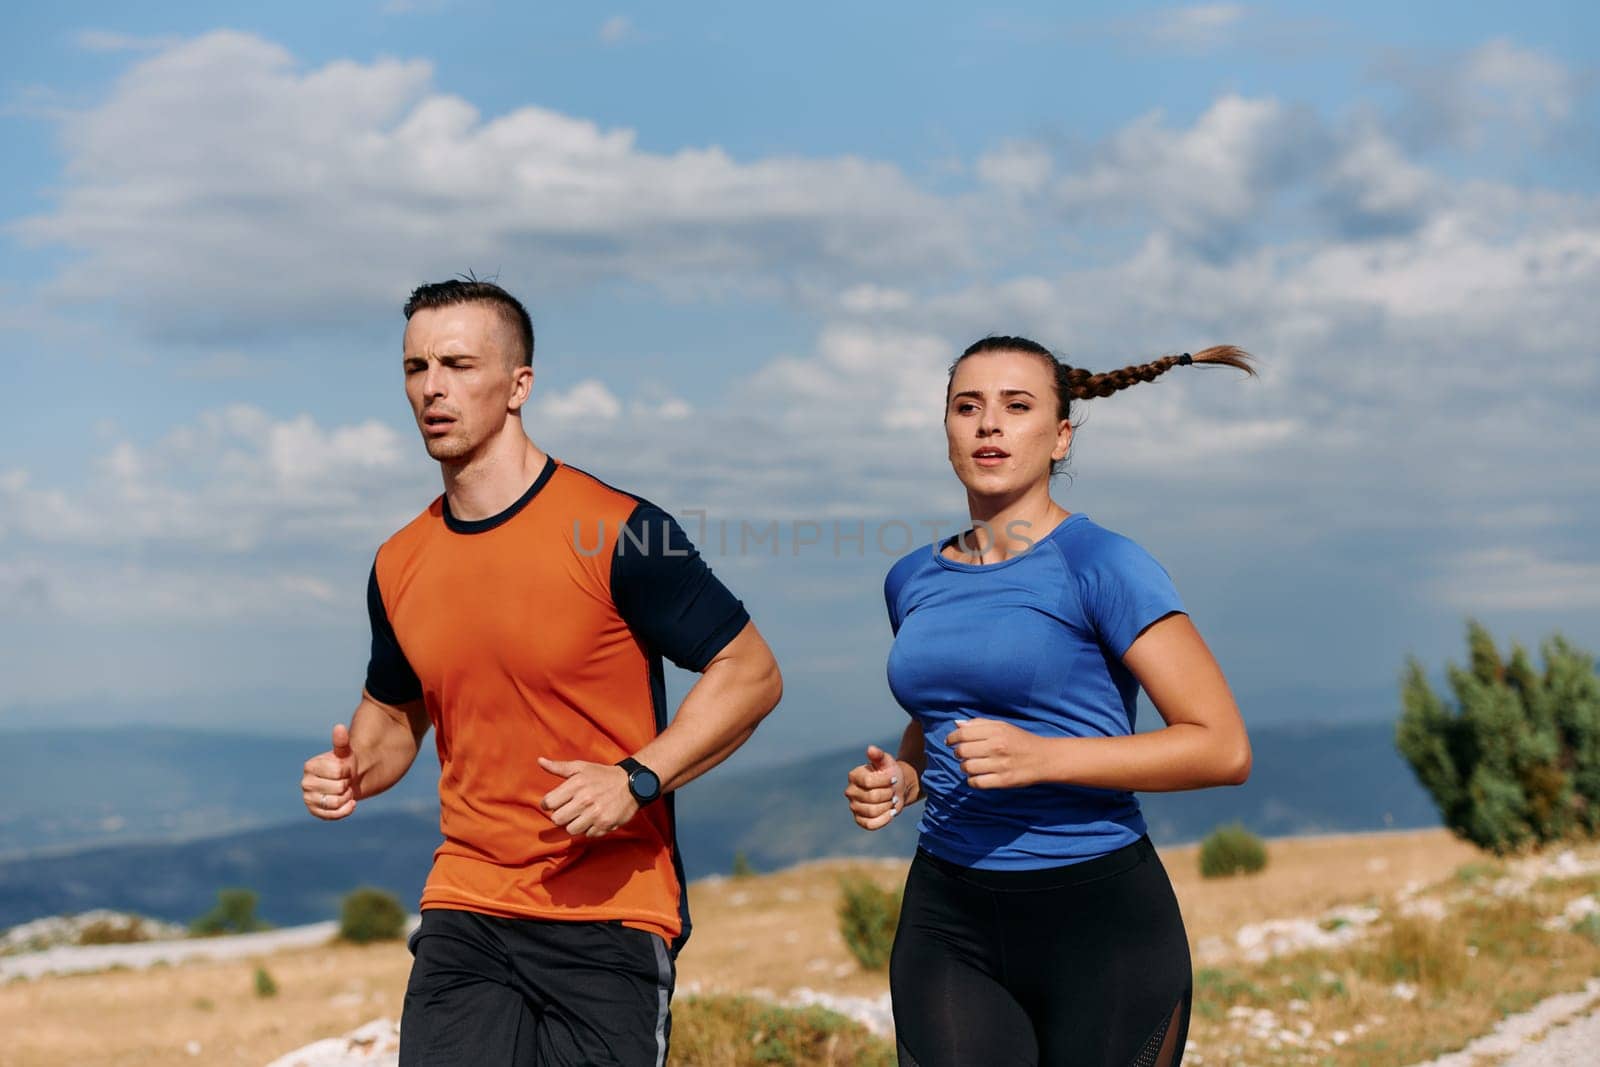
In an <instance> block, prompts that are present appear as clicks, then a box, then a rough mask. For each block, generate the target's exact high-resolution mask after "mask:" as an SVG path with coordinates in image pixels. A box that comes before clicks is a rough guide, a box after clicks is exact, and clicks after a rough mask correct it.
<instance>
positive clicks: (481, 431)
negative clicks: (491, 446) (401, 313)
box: [405, 303, 533, 462]
mask: <svg viewBox="0 0 1600 1067" xmlns="http://www.w3.org/2000/svg"><path fill="white" fill-rule="evenodd" d="M516 352H517V341H516V335H515V333H514V332H513V331H512V330H511V328H510V327H509V326H507V325H506V323H505V320H504V319H502V318H501V316H500V315H499V313H498V312H497V311H496V309H495V308H494V307H493V306H491V305H489V304H483V303H468V304H453V305H451V306H450V307H442V308H422V309H421V310H419V311H417V312H415V313H413V314H412V316H411V320H410V321H409V322H408V323H406V335H405V374H406V399H408V400H410V401H411V413H412V414H413V415H414V416H415V417H416V420H417V429H419V430H421V431H422V442H423V444H424V445H426V446H427V449H428V455H430V456H432V457H433V458H434V459H436V460H439V461H440V462H449V461H463V460H467V459H470V458H471V457H472V456H473V454H474V453H475V452H476V451H477V450H478V449H479V448H481V447H482V446H483V444H484V442H486V441H488V440H490V439H491V438H493V437H494V436H495V435H496V434H498V433H500V432H501V431H502V430H503V429H505V426H506V424H507V422H509V421H513V420H516V419H517V418H518V417H519V415H518V413H519V412H520V411H521V409H522V405H523V403H524V402H525V401H526V400H527V399H528V389H529V388H530V387H531V386H532V384H533V369H532V368H530V367H526V366H522V365H520V362H515V361H516V356H515V353H516Z"/></svg>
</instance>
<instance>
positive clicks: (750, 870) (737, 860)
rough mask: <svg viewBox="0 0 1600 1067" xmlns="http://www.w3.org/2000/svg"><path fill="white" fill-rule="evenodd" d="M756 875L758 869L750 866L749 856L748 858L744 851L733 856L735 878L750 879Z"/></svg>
mask: <svg viewBox="0 0 1600 1067" xmlns="http://www.w3.org/2000/svg"><path fill="white" fill-rule="evenodd" d="M755 873H756V869H755V868H754V867H752V866H751V865H750V857H749V856H746V855H745V854H744V852H743V851H742V850H741V851H739V852H735V853H734V854H733V876H734V877H735V878H749V877H750V876H751V875H753V874H755Z"/></svg>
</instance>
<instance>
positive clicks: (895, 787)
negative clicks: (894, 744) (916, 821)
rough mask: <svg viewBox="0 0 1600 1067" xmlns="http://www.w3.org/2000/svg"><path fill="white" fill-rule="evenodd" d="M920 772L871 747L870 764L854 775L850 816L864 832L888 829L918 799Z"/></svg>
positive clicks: (849, 789) (848, 792)
mask: <svg viewBox="0 0 1600 1067" xmlns="http://www.w3.org/2000/svg"><path fill="white" fill-rule="evenodd" d="M917 788H918V776H917V771H916V768H914V767H912V766H911V764H909V763H907V762H905V761H904V760H893V759H890V758H889V753H887V752H885V751H884V750H883V749H881V748H879V747H878V746H877V745H868V746H867V762H865V763H863V764H862V765H861V766H859V767H856V768H855V769H854V770H852V771H851V772H850V784H849V785H848V786H846V787H845V791H844V798H845V799H846V800H848V801H849V802H850V814H851V815H854V816H855V819H856V825H857V826H859V827H861V828H862V829H863V830H877V829H880V828H881V827H884V826H888V825H889V821H890V820H891V819H893V818H894V817H895V816H896V815H898V814H900V812H901V811H903V810H904V809H905V807H906V805H908V804H910V803H911V802H912V801H913V800H915V799H916V797H917Z"/></svg>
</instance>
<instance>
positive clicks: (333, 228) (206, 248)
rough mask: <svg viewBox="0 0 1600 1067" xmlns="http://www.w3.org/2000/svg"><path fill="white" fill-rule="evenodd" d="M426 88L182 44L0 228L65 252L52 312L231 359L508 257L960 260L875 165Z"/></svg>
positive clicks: (939, 229) (519, 269)
mask: <svg viewBox="0 0 1600 1067" xmlns="http://www.w3.org/2000/svg"><path fill="white" fill-rule="evenodd" d="M431 82H432V69H431V67H430V65H429V64H427V63H425V62H420V61H401V60H394V59H380V60H376V61H374V62H372V63H365V64H364V63H357V62H352V61H343V60H342V61H335V62H330V63H328V64H326V65H325V66H322V67H320V68H317V69H311V70H306V69H302V68H301V67H300V66H299V65H298V64H297V63H296V61H295V60H294V58H293V56H291V55H290V54H289V53H288V52H287V51H285V50H284V49H282V48H280V47H279V46H277V45H274V44H272V43H270V42H267V41H264V40H262V39H260V38H258V37H254V36H251V35H248V34H243V33H235V32H218V33H212V34H208V35H206V36H204V37H200V38H197V39H194V40H191V41H186V42H184V43H182V44H179V45H176V46H173V47H171V48H168V49H166V50H163V51H162V52H160V53H159V54H157V55H154V56H152V57H150V58H147V59H145V60H143V61H141V62H139V63H137V64H136V65H134V66H133V67H132V68H131V69H130V70H129V71H128V72H127V73H126V74H125V75H124V76H123V77H122V78H121V79H120V80H119V82H118V83H117V84H116V86H115V88H114V90H113V91H112V92H111V94H110V95H109V96H108V97H107V98H106V99H105V100H104V101H103V102H102V103H100V104H99V105H98V106H96V107H94V108H92V109H90V110H87V111H84V112H82V113H80V114H77V115H75V116H74V117H73V118H71V119H70V120H69V121H67V122H65V123H64V124H63V127H62V136H63V147H64V150H65V152H66V155H67V167H66V181H65V183H64V187H63V188H62V190H61V193H60V196H59V200H58V206H57V208H56V209H55V210H53V211H50V212H48V213H46V214H41V215H37V216H34V217H32V218H29V219H25V220H22V221H21V222H19V223H16V224H14V225H13V229H14V232H15V233H16V234H17V235H19V236H21V237H22V238H24V239H25V240H27V241H29V242H31V243H34V244H37V245H49V246H59V247H65V248H68V249H72V250H74V251H75V252H76V253H77V254H78V258H77V259H76V260H75V261H74V262H73V263H72V264H71V265H70V266H69V267H67V268H66V269H65V270H64V271H63V272H62V273H61V274H60V276H59V277H58V278H57V279H56V282H55V283H54V285H53V286H52V287H51V289H50V292H51V294H52V295H53V296H54V297H55V298H56V299H58V300H64V301H67V302H70V303H84V304H98V305H109V306H113V307H119V308H121V309H123V311H124V312H125V313H126V314H128V315H129V316H130V317H131V318H132V319H134V320H135V321H136V322H137V323H138V324H140V325H141V326H142V327H143V328H144V329H145V330H146V331H147V332H148V333H150V334H152V335H155V336H160V337H217V338H222V339H226V340H227V341H228V342H229V343H232V344H239V343H240V342H241V341H244V340H247V339H249V338H251V337H252V336H261V335H263V334H266V335H271V334H276V333H281V332H283V331H285V330H300V331H315V330H316V329H319V328H323V327H325V326H327V325H328V324H330V323H335V322H340V321H349V319H350V317H351V315H352V314H353V313H356V312H360V313H365V309H373V308H377V307H380V306H384V305H387V304H392V303H393V302H394V301H395V300H396V299H398V298H399V297H400V296H403V294H404V293H405V292H406V291H407V289H408V288H409V287H410V286H411V285H412V284H414V283H415V282H416V281H417V280H419V279H422V278H427V277H438V276H441V275H444V274H448V273H452V272H454V271H458V270H461V269H463V267H464V266H479V267H482V266H485V265H494V266H496V267H498V266H500V265H501V264H514V265H516V266H515V268H514V273H515V275H516V277H517V280H518V283H519V284H529V285H531V286H536V287H538V288H539V289H541V291H547V292H548V291H550V290H552V289H559V288H561V287H572V286H580V285H584V284H587V283H590V282H592V281H594V280H595V279H597V278H604V277H617V278H630V279H637V280H642V281H645V282H647V283H649V284H652V285H658V286H661V287H663V288H666V289H669V290H672V291H674V292H678V293H684V294H687V293H695V292H704V291H723V290H726V289H729V288H734V289H739V288H750V287H755V288H757V289H760V288H762V287H766V288H767V289H769V290H772V289H780V288H783V287H786V286H790V285H794V284H797V283H799V282H801V281H803V280H804V279H806V278H807V277H808V276H818V277H826V278H828V279H829V280H830V283H831V282H834V281H837V280H839V279H849V278H851V277H852V276H856V277H858V278H860V279H862V280H865V279H866V278H868V277H872V278H878V277H880V276H886V275H887V276H893V275H895V274H904V273H907V272H910V273H915V274H918V275H926V274H927V273H928V272H929V270H930V269H954V268H956V267H958V266H959V265H960V264H962V263H963V262H967V261H969V260H970V258H971V249H970V246H969V242H968V241H967V235H966V228H965V225H964V221H963V217H962V214H961V212H960V211H959V210H957V209H956V208H955V207H954V206H953V205H952V204H950V203H948V202H944V201H941V200H939V199H938V198H936V197H933V196H931V195H929V194H926V193H924V192H922V191H921V190H919V189H918V188H917V187H916V186H914V185H913V184H912V183H911V182H910V181H909V180H908V179H907V178H906V176H905V175H904V174H902V173H901V172H900V171H899V170H898V169H897V168H895V167H894V166H892V165H889V164H884V163H878V162H871V161H867V160H862V159H856V158H852V157H839V158H833V159H806V158H765V159H757V160H752V161H748V162H746V161H740V160H736V159H734V158H732V157H731V156H730V155H729V154H728V153H727V152H725V151H723V150H722V149H720V148H718V147H716V146H714V145H713V146H705V147H697V148H685V149H682V150H680V151H677V152H673V153H670V154H661V153H653V152H647V151H644V150H642V149H640V148H639V147H638V146H637V145H636V143H635V137H634V133H633V131H631V130H628V129H610V130H607V129H602V128H600V127H599V126H597V125H595V124H594V123H592V122H588V121H585V120H583V119H579V118H574V117H571V116H567V115H562V114H559V113H557V112H554V111H550V110H547V109H544V108H539V107H532V106H529V107H522V108H518V109H516V110H513V111H510V112H508V113H505V114H503V115H498V116H493V117H488V118H486V117H484V116H482V115H480V114H479V113H478V111H477V110H476V109H475V108H473V107H472V106H471V105H470V104H468V103H467V102H466V101H464V100H462V99H460V98H459V97H454V96H449V95H445V94H442V93H439V92H437V91H436V90H434V89H433V88H432V84H431ZM202 87H203V88H202ZM441 250H448V251H444V252H441ZM441 257H442V258H441ZM934 264H937V265H939V266H938V267H937V268H934V267H931V266H930V265H934ZM508 273H510V271H508ZM353 309H355V310H354V311H353Z"/></svg>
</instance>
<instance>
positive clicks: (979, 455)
mask: <svg viewBox="0 0 1600 1067" xmlns="http://www.w3.org/2000/svg"><path fill="white" fill-rule="evenodd" d="M1010 458H1011V453H1010V452H1007V451H1006V450H1005V449H1003V448H994V447H992V446H990V447H986V448H980V449H978V450H977V451H976V452H974V453H972V461H973V462H974V463H976V464H977V465H978V466H980V467H998V466H1000V464H1002V463H1004V462H1005V461H1006V460H1008V459H1010Z"/></svg>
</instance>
